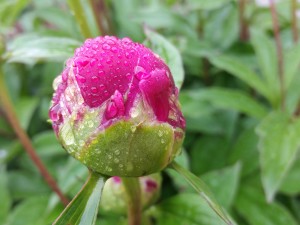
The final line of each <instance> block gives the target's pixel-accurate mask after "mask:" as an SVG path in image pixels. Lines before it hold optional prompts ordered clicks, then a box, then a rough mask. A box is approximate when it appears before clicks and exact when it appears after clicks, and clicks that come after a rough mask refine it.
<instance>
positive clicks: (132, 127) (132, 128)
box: [130, 125, 136, 133]
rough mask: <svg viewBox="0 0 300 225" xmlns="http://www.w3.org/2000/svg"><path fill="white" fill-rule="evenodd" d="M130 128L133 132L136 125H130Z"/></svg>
mask: <svg viewBox="0 0 300 225" xmlns="http://www.w3.org/2000/svg"><path fill="white" fill-rule="evenodd" d="M130 129H131V131H132V133H133V132H135V131H136V126H135V125H132V126H131V127H130Z"/></svg>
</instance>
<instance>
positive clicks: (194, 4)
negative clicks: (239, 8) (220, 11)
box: [188, 0, 232, 10]
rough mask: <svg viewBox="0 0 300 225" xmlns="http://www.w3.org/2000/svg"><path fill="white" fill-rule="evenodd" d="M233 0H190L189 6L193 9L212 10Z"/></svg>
mask: <svg viewBox="0 0 300 225" xmlns="http://www.w3.org/2000/svg"><path fill="white" fill-rule="evenodd" d="M231 1H232V0H213V1H212V0H188V7H189V8H190V9H191V10H199V9H201V10H212V9H217V8H220V7H221V6H223V5H225V4H228V3H229V2H231Z"/></svg>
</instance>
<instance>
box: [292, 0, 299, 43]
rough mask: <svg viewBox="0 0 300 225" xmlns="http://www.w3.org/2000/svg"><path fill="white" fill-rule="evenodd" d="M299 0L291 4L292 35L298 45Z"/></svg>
mask: <svg viewBox="0 0 300 225" xmlns="http://www.w3.org/2000/svg"><path fill="white" fill-rule="evenodd" d="M296 11H297V0H292V3H291V15H292V33H293V40H294V43H295V44H296V43H297V42H298V39H299V35H298V22H297V15H296V13H297V12H296Z"/></svg>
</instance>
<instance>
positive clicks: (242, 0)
mask: <svg viewBox="0 0 300 225" xmlns="http://www.w3.org/2000/svg"><path fill="white" fill-rule="evenodd" d="M245 7H246V0H239V21H240V40H241V41H248V39H249V28H248V24H247V21H246V19H245Z"/></svg>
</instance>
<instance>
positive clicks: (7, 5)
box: [0, 0, 300, 225]
mask: <svg viewBox="0 0 300 225" xmlns="http://www.w3.org/2000/svg"><path fill="white" fill-rule="evenodd" d="M258 3H259V1H250V0H248V1H247V0H239V1H238V0H215V1H209V0H186V1H179V0H166V1H159V0H145V1H139V0H124V1H118V0H108V1H100V0H98V1H97V0H91V1H80V0H76V1H55V0H43V1H40V0H32V1H29V0H14V1H5V0H2V1H0V30H1V33H2V39H3V40H4V42H2V43H3V44H1V49H5V51H3V54H2V60H1V61H2V62H3V74H4V75H2V74H1V78H2V79H4V80H5V85H6V88H7V90H8V91H9V96H10V99H11V100H12V102H13V108H14V110H15V112H16V115H17V117H18V121H19V122H20V125H21V127H22V129H23V130H24V131H26V133H27V134H28V136H29V137H30V139H31V141H32V146H33V149H34V150H35V152H36V153H37V154H38V156H39V157H40V158H41V159H42V162H43V163H44V164H45V168H46V169H47V171H50V174H51V176H53V177H54V179H55V180H56V181H57V184H58V186H59V189H60V190H61V192H62V193H63V195H64V196H66V197H67V198H72V197H73V196H74V195H75V193H77V191H78V190H79V188H80V187H81V186H82V184H83V183H84V180H85V177H86V176H87V170H86V169H85V168H84V167H83V166H82V165H80V164H79V163H78V162H76V161H75V160H74V159H72V158H70V157H68V156H67V155H66V154H65V152H64V150H63V149H62V148H61V147H60V145H59V144H58V142H57V140H56V138H55V136H54V134H53V131H52V130H51V126H50V124H49V123H47V119H48V115H47V113H48V108H49V102H50V98H51V94H52V81H53V79H54V77H55V76H56V75H57V74H58V73H60V71H61V70H62V68H63V63H62V62H64V60H66V59H67V58H68V57H69V56H70V55H72V54H73V50H74V48H76V47H77V46H79V45H80V44H81V43H82V41H83V40H84V38H85V37H89V36H97V35H105V34H114V35H117V36H121V37H122V36H129V37H131V38H132V39H133V40H135V41H139V42H143V41H145V40H146V41H145V43H146V44H148V45H149V46H151V47H152V48H153V49H155V50H156V51H157V52H158V53H159V54H161V55H164V56H168V55H169V58H168V60H169V61H170V62H171V63H172V64H174V65H176V66H178V69H177V71H180V70H182V69H183V68H184V71H185V81H184V84H183V87H182V91H181V96H180V98H181V104H182V109H183V112H184V115H185V117H186V119H187V134H186V140H185V143H184V148H185V150H184V152H183V154H182V155H181V156H180V157H179V158H178V159H177V161H178V162H179V163H180V164H181V165H183V166H185V167H186V168H190V169H191V171H192V172H194V173H195V174H197V175H198V176H201V177H202V178H203V179H204V180H205V181H206V182H207V183H208V185H209V186H210V188H211V189H212V190H213V192H214V194H215V195H216V198H217V200H218V201H219V202H220V203H221V205H223V206H224V207H225V208H226V210H227V211H228V212H229V213H230V215H231V216H232V217H233V218H234V220H235V221H236V223H237V224H242V225H243V224H245V225H246V224H249V225H252V224H253V225H254V224H255V225H257V224H258V225H259V224H264V225H265V224H278V225H281V224H284V225H285V224H291V225H293V224H299V223H300V214H299V211H300V202H299V192H300V182H299V173H300V160H299V150H298V149H299V145H300V143H299V142H300V141H299V138H298V137H299V136H300V135H299V134H300V130H299V129H300V121H299V97H300V91H299V83H300V79H299V75H298V72H299V63H300V46H299V42H298V33H299V32H298V28H297V27H298V25H297V24H298V18H297V16H296V13H297V7H298V5H297V4H298V3H297V2H296V1H295V0H282V1H276V2H275V1H272V0H271V1H269V2H268V4H267V5H266V6H263V7H262V6H261V5H259V4H258ZM275 3H276V4H275ZM79 4H80V7H78V5H79ZM71 12H73V14H72V13H71ZM74 15H75V16H74ZM144 26H147V27H150V28H152V29H153V30H155V31H156V33H154V35H153V36H149V34H148V35H147V36H146V35H145V33H144ZM4 43H5V44H4ZM171 43H172V44H173V45H174V46H176V47H177V48H178V50H179V52H180V55H181V57H180V58H178V57H174V58H170V57H172V55H176V54H166V53H170V51H171V50H170V48H169V45H171ZM4 47H5V48H4ZM171 49H172V51H177V50H176V49H174V48H171ZM181 59H182V60H183V68H182V66H181V64H180V61H181ZM3 84H4V82H3V81H2V85H3ZM3 90H4V89H3V86H1V89H0V91H1V92H2V93H3ZM5 106H6V105H5V101H4V100H3V98H2V100H1V110H0V112H1V116H0V133H1V138H0V160H1V164H0V198H1V199H2V202H1V204H0V224H1V223H4V224H50V223H51V222H53V221H54V219H55V218H56V217H57V215H58V214H59V213H60V212H61V210H62V208H63V205H62V204H61V202H60V201H59V198H58V197H57V195H56V194H53V191H52V189H53V188H54V187H53V186H52V189H51V188H50V187H49V185H47V183H46V182H44V180H43V179H42V177H43V176H42V175H41V173H40V171H41V168H40V170H38V169H36V166H35V165H36V161H35V163H33V162H32V161H31V160H30V157H29V155H28V154H27V153H26V152H25V151H24V148H26V149H27V150H28V143H27V142H25V144H24V137H23V138H22V136H21V138H20V133H16V132H14V130H13V129H12V126H11V123H9V120H8V118H7V117H6V116H5V113H4V112H5V111H6V110H7V108H6V107H5ZM10 121H11V120H10ZM18 130H19V132H20V129H18ZM16 134H17V136H16ZM25 139H26V137H25ZM26 143H27V144H26ZM24 146H25V147H24ZM31 157H32V155H31ZM44 177H45V174H44ZM48 181H49V180H48ZM48 183H49V182H48ZM50 183H51V182H50ZM51 184H52V185H53V182H52V183H51ZM162 187H163V189H162V196H161V198H160V200H159V201H158V203H157V204H155V205H154V206H152V207H151V208H149V209H148V210H147V211H145V213H144V216H145V217H146V218H151V219H150V220H149V221H147V220H146V222H145V223H149V224H152V223H153V224H175V223H176V224H222V223H223V222H222V221H221V220H220V219H219V218H217V217H216V216H215V215H214V214H213V212H212V211H211V210H210V209H209V208H208V207H207V205H206V204H205V203H204V202H202V201H201V199H199V198H195V195H196V194H195V193H194V192H193V190H191V189H190V188H189V187H188V185H187V184H186V183H185V181H183V180H182V179H181V178H179V177H178V176H177V175H175V174H174V173H173V172H172V171H166V172H164V173H163V186H162ZM61 199H62V198H61ZM45 205H46V206H47V207H46V208H45ZM187 211H188V212H190V214H187V213H186V212H187ZM100 217H101V222H100V220H99V224H105V223H106V224H122V223H125V224H126V219H125V218H119V217H116V216H105V217H104V216H100Z"/></svg>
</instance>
